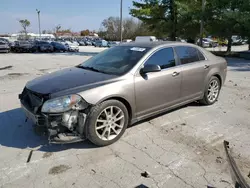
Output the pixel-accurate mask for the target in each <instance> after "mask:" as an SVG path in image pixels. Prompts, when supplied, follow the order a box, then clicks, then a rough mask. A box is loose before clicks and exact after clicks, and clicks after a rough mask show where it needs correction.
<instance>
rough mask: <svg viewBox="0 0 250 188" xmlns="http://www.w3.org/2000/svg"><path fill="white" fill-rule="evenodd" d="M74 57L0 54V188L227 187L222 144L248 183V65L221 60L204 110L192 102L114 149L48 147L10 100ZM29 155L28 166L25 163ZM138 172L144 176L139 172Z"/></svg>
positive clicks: (77, 59)
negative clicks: (224, 65) (216, 89)
mask: <svg viewBox="0 0 250 188" xmlns="http://www.w3.org/2000/svg"><path fill="white" fill-rule="evenodd" d="M101 50H103V49H100V48H93V47H81V52H80V53H62V54H0V69H1V67H5V66H13V67H9V69H6V70H0V161H1V163H0V187H1V188H7V187H25V188H29V187H36V188H37V187H53V188H56V187H79V188H80V187H107V188H112V187H114V188H117V187H122V188H123V187H128V188H130V187H137V186H139V185H141V187H143V185H144V186H146V187H150V188H151V187H157V188H159V187H163V188H165V187H207V186H208V185H210V186H214V187H219V188H223V187H227V188H228V187H233V186H232V184H231V182H232V181H231V177H230V173H229V168H228V164H227V161H226V157H225V152H224V149H223V145H222V143H223V140H228V141H229V142H230V143H231V146H232V147H233V155H234V157H235V159H236V161H237V164H238V165H239V167H240V168H241V170H242V174H243V175H244V177H245V178H246V179H248V180H250V179H249V178H248V177H247V175H248V173H249V171H250V145H249V143H250V142H249V141H250V138H249V135H250V125H249V122H250V74H249V73H250V61H246V60H241V59H228V76H227V80H226V82H225V86H224V87H223V88H222V91H221V94H220V97H219V100H218V102H217V103H215V104H214V105H212V106H200V105H199V104H197V103H192V104H189V105H186V106H184V107H181V108H178V109H176V110H173V111H171V112H168V113H165V114H163V115H161V116H158V117H154V118H152V119H150V120H148V121H144V122H140V123H137V124H136V125H134V126H132V127H130V128H128V129H127V131H126V133H125V135H124V136H123V137H122V138H121V140H119V141H118V142H117V143H115V144H113V145H111V146H108V147H102V148H96V147H95V146H93V145H92V144H91V143H89V142H88V141H85V142H83V143H77V144H70V145H48V144H47V140H46V138H44V137H40V136H37V135H36V134H35V133H34V131H33V129H32V125H31V123H30V122H29V121H28V122H26V123H25V116H24V114H23V112H22V110H21V109H20V105H19V100H18V97H17V96H18V94H19V93H20V92H21V91H22V89H23V87H24V85H25V83H26V82H27V81H28V80H30V79H33V78H35V77H38V76H41V75H43V74H47V73H49V72H53V71H56V70H59V69H63V68H66V67H70V66H74V65H77V64H79V63H81V62H83V61H84V60H86V59H87V58H89V57H90V56H92V55H94V54H95V53H98V52H99V51H101ZM30 151H33V153H32V156H31V158H30V162H29V163H27V162H26V161H27V158H28V156H29V154H30ZM145 171H146V173H144V172H145Z"/></svg>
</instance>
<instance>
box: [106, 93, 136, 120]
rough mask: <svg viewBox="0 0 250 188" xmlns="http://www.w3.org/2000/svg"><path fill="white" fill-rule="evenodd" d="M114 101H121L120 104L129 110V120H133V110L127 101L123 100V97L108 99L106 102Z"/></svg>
mask: <svg viewBox="0 0 250 188" xmlns="http://www.w3.org/2000/svg"><path fill="white" fill-rule="evenodd" d="M112 99H114V100H117V101H120V102H122V103H123V104H124V105H125V106H126V108H127V110H128V115H129V119H130V120H131V117H132V108H131V106H130V104H129V102H128V101H127V100H126V99H124V98H121V97H111V98H108V99H106V100H105V101H108V100H112Z"/></svg>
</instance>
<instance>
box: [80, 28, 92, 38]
mask: <svg viewBox="0 0 250 188" xmlns="http://www.w3.org/2000/svg"><path fill="white" fill-rule="evenodd" d="M80 33H81V36H88V35H89V34H90V31H89V30H88V29H86V30H82V31H81V32H80Z"/></svg>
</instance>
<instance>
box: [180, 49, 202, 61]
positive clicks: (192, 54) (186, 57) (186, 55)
mask: <svg viewBox="0 0 250 188" xmlns="http://www.w3.org/2000/svg"><path fill="white" fill-rule="evenodd" d="M175 50H176V53H177V55H178V57H179V60H180V63H181V64H182V65H184V64H188V63H193V62H196V61H200V57H199V55H198V50H197V49H196V48H193V47H190V46H178V47H175ZM201 58H202V57H201Z"/></svg>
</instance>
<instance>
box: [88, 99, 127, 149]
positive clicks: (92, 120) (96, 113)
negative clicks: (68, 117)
mask: <svg viewBox="0 0 250 188" xmlns="http://www.w3.org/2000/svg"><path fill="white" fill-rule="evenodd" d="M110 107H112V109H113V110H112V111H113V113H118V111H120V110H121V111H120V113H119V114H118V115H119V116H120V117H118V115H116V116H112V117H118V118H121V116H123V118H122V119H121V120H118V121H115V122H119V121H120V122H122V125H123V127H118V129H119V130H116V131H118V132H119V133H118V134H117V135H116V136H115V135H112V133H113V134H115V132H114V131H113V130H114V129H115V128H117V127H114V129H113V128H112V124H111V123H107V125H106V123H104V122H103V124H101V126H106V127H104V128H102V129H98V130H97V129H96V127H97V124H98V123H97V119H98V118H100V117H101V116H102V115H105V116H106V115H107V113H110V114H111V112H109V111H108V109H109V108H110ZM105 109H106V110H107V111H106V113H104V112H103V111H104V110H105ZM118 109H120V110H118ZM116 110H117V111H116ZM110 114H109V115H110ZM105 119H107V121H109V122H112V120H108V117H107V116H106V118H105ZM110 119H111V118H110ZM101 121H103V120H101ZM104 121H106V120H104ZM128 122H129V115H128V110H127V108H126V107H125V105H124V104H123V103H122V102H120V101H117V100H108V101H104V102H102V103H100V104H98V105H96V106H94V107H92V108H91V109H90V113H89V115H88V117H87V120H86V126H85V134H86V137H87V139H89V140H90V141H91V142H92V143H93V144H95V145H97V146H107V145H110V144H113V143H114V142H116V141H117V140H119V139H120V138H121V136H122V135H123V134H124V132H125V130H126V128H127V126H128ZM101 123H102V122H101ZM117 124H119V123H117ZM117 124H116V125H117ZM99 125H100V124H98V127H101V126H99ZM110 126H111V127H110ZM113 126H114V125H113ZM106 129H107V130H106ZM108 130H109V131H108ZM100 131H103V132H105V133H104V137H103V139H101V138H100V137H101V133H103V132H100ZM108 132H109V134H110V136H111V138H112V137H114V138H112V139H108V137H107V138H106V137H105V136H106V133H108ZM102 135H103V134H102Z"/></svg>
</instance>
